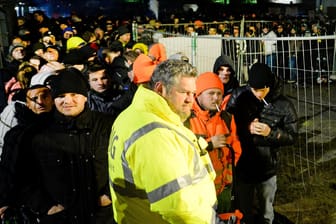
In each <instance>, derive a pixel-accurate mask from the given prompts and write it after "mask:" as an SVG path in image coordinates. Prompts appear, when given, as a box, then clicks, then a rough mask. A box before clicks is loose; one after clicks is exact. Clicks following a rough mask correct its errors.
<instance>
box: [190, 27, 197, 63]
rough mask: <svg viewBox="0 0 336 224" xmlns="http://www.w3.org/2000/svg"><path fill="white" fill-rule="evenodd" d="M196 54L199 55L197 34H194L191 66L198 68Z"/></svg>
mask: <svg viewBox="0 0 336 224" xmlns="http://www.w3.org/2000/svg"><path fill="white" fill-rule="evenodd" d="M196 53H197V33H196V32H194V33H193V34H192V38H191V64H192V65H193V66H196Z"/></svg>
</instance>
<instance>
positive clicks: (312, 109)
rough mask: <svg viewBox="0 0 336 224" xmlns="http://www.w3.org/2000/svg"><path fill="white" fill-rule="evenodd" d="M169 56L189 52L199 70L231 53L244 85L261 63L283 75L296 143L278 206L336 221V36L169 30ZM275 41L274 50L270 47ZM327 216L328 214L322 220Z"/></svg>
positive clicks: (287, 153) (287, 151)
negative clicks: (295, 126)
mask: <svg viewBox="0 0 336 224" xmlns="http://www.w3.org/2000/svg"><path fill="white" fill-rule="evenodd" d="M164 36H165V37H164V38H162V39H160V42H161V43H163V44H164V45H165V47H166V49H167V56H168V57H169V55H171V54H174V53H176V52H183V53H185V54H186V55H187V56H188V57H189V58H190V62H191V63H192V64H193V65H194V66H196V67H197V69H198V71H199V73H201V72H204V71H212V67H213V64H214V62H215V59H216V58H217V57H218V56H220V55H221V54H225V55H228V56H229V57H230V58H231V59H232V61H233V66H234V68H235V71H236V74H237V77H238V79H239V81H240V83H241V85H245V84H246V82H247V80H248V68H249V66H251V65H252V64H253V63H255V62H257V61H259V62H264V63H267V64H269V65H270V67H271V68H272V70H273V72H274V73H275V74H276V75H278V76H279V77H280V78H282V79H283V83H284V90H283V91H284V94H285V95H286V96H287V97H289V98H290V99H291V100H292V101H293V103H294V104H295V106H296V109H297V113H298V117H299V123H300V129H299V137H298V140H297V142H296V144H294V145H292V146H289V147H285V148H283V150H282V152H281V164H280V167H279V175H278V182H279V184H278V185H279V186H278V193H277V197H276V201H275V208H276V210H277V211H280V212H281V213H282V214H284V215H285V216H287V217H288V218H289V219H290V220H291V221H292V222H294V223H300V224H302V223H309V224H310V223H316V222H317V223H336V204H335V203H334V198H335V197H336V175H335V170H336V167H335V158H336V69H335V68H336V61H335V58H336V50H335V49H336V45H335V44H336V43H335V40H336V35H326V36H311V37H298V36H293V37H281V38H269V39H265V38H263V37H232V36H230V37H222V36H202V35H193V36H185V35H179V34H174V33H164ZM269 43H271V44H272V49H273V51H272V52H266V51H265V45H267V44H269ZM321 215H323V216H324V217H323V218H322V217H321Z"/></svg>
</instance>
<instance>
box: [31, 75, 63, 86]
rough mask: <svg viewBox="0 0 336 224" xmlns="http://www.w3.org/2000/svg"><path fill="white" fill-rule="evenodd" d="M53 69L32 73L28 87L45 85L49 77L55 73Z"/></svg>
mask: <svg viewBox="0 0 336 224" xmlns="http://www.w3.org/2000/svg"><path fill="white" fill-rule="evenodd" d="M56 74H57V73H56V72H55V71H51V72H49V71H47V72H38V73H37V74H35V75H33V77H32V79H31V80H30V85H29V88H34V87H35V86H36V87H38V86H47V83H46V81H47V80H48V78H49V77H51V76H54V75H56Z"/></svg>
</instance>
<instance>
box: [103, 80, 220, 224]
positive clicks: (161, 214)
mask: <svg viewBox="0 0 336 224" xmlns="http://www.w3.org/2000/svg"><path fill="white" fill-rule="evenodd" d="M108 151H109V152H108V157H109V176H110V187H111V192H112V201H113V209H114V214H115V219H116V220H117V222H118V223H120V224H123V223H131V224H132V223H134V224H142V223H144V224H148V223H151V224H160V223H176V224H177V223H181V224H182V223H184V224H186V223H190V224H196V223H197V224H202V223H215V216H216V214H215V206H216V193H215V187H214V183H213V180H214V177H215V173H214V170H213V167H212V165H211V161H210V158H209V156H208V154H207V153H206V151H205V150H201V149H200V147H199V142H198V141H197V139H196V136H195V135H194V134H193V133H192V132H191V131H190V130H189V129H187V128H186V127H184V126H183V124H182V122H181V120H180V118H179V116H178V115H177V114H176V113H174V112H173V111H172V110H171V109H170V107H169V106H168V104H167V102H166V101H165V100H164V98H162V97H161V96H159V95H158V94H157V93H155V92H153V91H151V90H149V89H146V88H144V87H142V86H139V89H138V90H137V92H136V94H135V96H134V99H133V102H132V104H131V105H130V106H129V107H128V108H127V109H126V110H125V111H123V112H122V113H121V114H120V115H119V116H118V118H117V119H116V121H115V123H114V124H113V127H112V133H111V137H110V143H109V150H108Z"/></svg>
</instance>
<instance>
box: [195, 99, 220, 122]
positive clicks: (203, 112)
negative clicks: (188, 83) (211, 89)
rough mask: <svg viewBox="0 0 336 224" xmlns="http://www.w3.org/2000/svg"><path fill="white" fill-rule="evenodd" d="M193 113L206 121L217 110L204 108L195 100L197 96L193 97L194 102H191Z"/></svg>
mask: <svg viewBox="0 0 336 224" xmlns="http://www.w3.org/2000/svg"><path fill="white" fill-rule="evenodd" d="M192 108H193V110H192V111H193V113H194V114H195V115H196V116H197V117H199V118H201V119H202V120H204V121H207V120H209V119H210V118H212V117H214V116H215V115H216V114H217V112H218V111H210V110H204V109H203V108H202V107H201V106H200V105H199V103H198V101H197V98H196V99H195V101H194V104H193V107H192Z"/></svg>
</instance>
